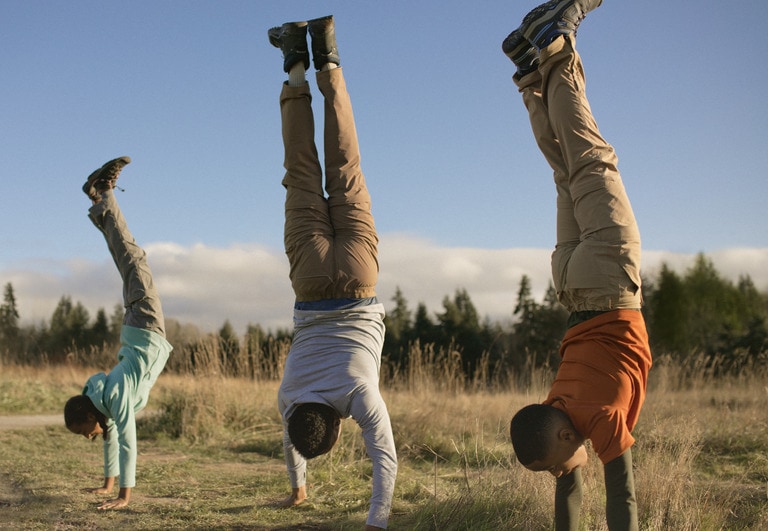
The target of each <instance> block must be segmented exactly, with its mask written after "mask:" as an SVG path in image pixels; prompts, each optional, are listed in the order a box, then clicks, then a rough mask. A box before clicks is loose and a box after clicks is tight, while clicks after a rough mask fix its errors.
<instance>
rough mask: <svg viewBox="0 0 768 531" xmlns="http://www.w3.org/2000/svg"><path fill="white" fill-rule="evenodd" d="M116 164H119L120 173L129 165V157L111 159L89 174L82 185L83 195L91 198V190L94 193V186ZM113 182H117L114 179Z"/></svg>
mask: <svg viewBox="0 0 768 531" xmlns="http://www.w3.org/2000/svg"><path fill="white" fill-rule="evenodd" d="M118 163H119V164H120V171H122V169H123V168H124V167H125V166H127V165H128V164H130V163H131V157H118V158H116V159H112V160H110V161H109V162H105V163H104V165H103V166H102V167H101V168H99V169H98V170H96V171H94V172H93V173H91V174H90V175H89V176H88V179H87V180H86V181H85V184H84V185H83V192H85V195H87V196H88V197H91V193H90V192H91V190H94V191H95V188H94V185H95V184H96V183H97V182H98V181H99V180H100V179H101V178H102V174H103V173H104V171H106V170H108V169H109V168H110V167H111V166H113V165H115V164H118ZM115 182H117V179H115Z"/></svg>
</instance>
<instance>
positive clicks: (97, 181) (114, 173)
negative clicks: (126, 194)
mask: <svg viewBox="0 0 768 531" xmlns="http://www.w3.org/2000/svg"><path fill="white" fill-rule="evenodd" d="M130 162H131V157H119V158H116V159H112V160H110V161H109V162H106V163H105V164H104V165H103V166H102V167H101V168H99V169H98V170H96V171H95V172H93V173H91V174H90V175H89V176H88V179H87V180H86V181H85V184H84V185H83V192H85V195H87V196H88V197H89V198H90V199H91V200H92V201H95V202H98V201H100V200H101V194H103V193H104V192H106V191H107V190H112V189H113V188H115V186H116V185H117V177H118V176H119V175H120V171H121V170H122V169H123V167H125V165H126V164H130Z"/></svg>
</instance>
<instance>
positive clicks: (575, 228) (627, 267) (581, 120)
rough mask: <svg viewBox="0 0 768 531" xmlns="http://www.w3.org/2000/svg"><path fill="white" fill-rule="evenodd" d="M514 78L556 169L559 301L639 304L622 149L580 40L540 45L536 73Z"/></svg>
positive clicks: (635, 236) (634, 231) (592, 305)
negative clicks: (595, 93)
mask: <svg viewBox="0 0 768 531" xmlns="http://www.w3.org/2000/svg"><path fill="white" fill-rule="evenodd" d="M514 80H515V83H516V84H517V86H518V88H519V90H520V92H521V93H522V95H523V102H524V103H525V106H526V108H527V109H528V114H529V116H530V121H531V127H532V129H533V134H534V137H535V138H536V142H537V144H538V146H539V148H540V149H541V152H542V153H543V154H544V157H545V158H546V159H547V162H548V163H549V165H550V166H551V167H552V169H553V170H554V178H555V186H556V188H557V245H556V247H555V250H554V252H553V253H552V277H553V281H554V285H555V289H556V290H557V293H558V297H559V299H560V302H561V303H562V304H563V305H564V306H565V307H566V308H567V309H568V310H569V311H571V312H575V311H585V310H612V309H617V308H640V305H641V302H642V301H641V293H640V233H639V231H638V228H637V223H636V222H635V216H634V214H633V212H632V207H631V205H630V203H629V198H628V197H627V194H626V191H625V190H624V185H623V183H622V180H621V176H620V175H619V170H618V168H617V157H616V153H615V152H614V150H613V147H611V145H610V144H608V143H607V142H606V141H605V140H604V139H603V137H602V136H601V135H600V131H599V130H598V128H597V124H596V123H595V119H594V118H593V116H592V111H591V109H590V106H589V102H588V101H587V96H586V93H585V79H584V70H583V67H582V64H581V58H580V57H579V54H578V53H577V52H576V50H575V48H574V40H573V39H572V38H570V37H565V38H562V39H556V40H555V41H554V42H553V43H552V44H550V45H549V46H548V47H546V48H544V49H542V50H541V55H540V64H539V69H538V71H536V72H532V73H530V74H528V75H526V76H523V77H522V78H520V79H518V78H514Z"/></svg>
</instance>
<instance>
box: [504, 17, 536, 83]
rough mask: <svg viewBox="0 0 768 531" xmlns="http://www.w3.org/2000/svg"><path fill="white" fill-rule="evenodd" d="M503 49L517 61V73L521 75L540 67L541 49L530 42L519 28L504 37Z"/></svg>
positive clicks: (513, 60) (514, 61)
mask: <svg viewBox="0 0 768 531" xmlns="http://www.w3.org/2000/svg"><path fill="white" fill-rule="evenodd" d="M501 51H502V52H504V54H506V56H507V57H509V58H510V59H511V60H512V62H513V63H515V66H516V67H517V74H518V76H520V77H522V76H524V75H526V74H529V73H531V72H533V71H534V70H536V69H537V68H538V67H539V51H538V50H537V49H536V47H535V46H533V45H532V44H531V43H530V42H528V39H526V38H525V37H523V34H522V33H521V32H520V30H519V29H516V30H515V31H513V32H512V33H510V34H509V35H508V36H507V38H506V39H504V42H502V43H501Z"/></svg>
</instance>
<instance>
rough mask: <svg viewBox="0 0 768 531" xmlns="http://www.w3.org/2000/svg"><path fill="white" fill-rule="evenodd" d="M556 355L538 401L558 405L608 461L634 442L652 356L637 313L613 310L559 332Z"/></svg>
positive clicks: (601, 459) (602, 458)
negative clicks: (549, 383) (547, 385)
mask: <svg viewBox="0 0 768 531" xmlns="http://www.w3.org/2000/svg"><path fill="white" fill-rule="evenodd" d="M560 356H561V358H562V361H561V363H560V367H559V369H558V371H557V376H556V377H555V381H554V383H553V384H552V388H551V389H550V392H549V395H548V396H547V399H546V400H545V401H544V403H545V404H549V405H552V406H554V407H556V408H558V409H561V410H562V411H564V412H565V413H566V414H567V415H568V416H569V417H570V419H571V422H573V425H574V427H575V428H576V430H577V431H578V432H579V433H580V434H581V435H582V436H583V437H585V438H587V439H590V440H591V441H592V446H593V448H594V450H595V452H596V453H597V456H598V457H599V458H600V461H602V462H603V464H605V463H608V462H609V461H612V460H613V459H615V458H617V457H619V456H620V455H621V454H623V453H624V452H625V451H626V450H627V449H628V448H630V447H631V446H632V444H633V443H634V442H635V439H634V437H632V433H631V432H632V429H633V428H634V427H635V424H636V423H637V419H638V416H639V415H640V409H641V408H642V406H643V402H644V401H645V389H646V384H647V380H648V371H649V370H650V368H651V364H652V358H651V349H650V347H649V346H648V332H647V330H646V327H645V320H644V319H643V314H642V313H641V312H639V311H636V310H614V311H610V312H606V313H604V314H601V315H598V316H597V317H593V318H592V319H589V320H587V321H584V322H583V323H579V324H578V325H576V326H574V327H572V328H570V329H569V330H568V332H567V333H566V334H565V338H564V339H563V342H562V345H561V346H560Z"/></svg>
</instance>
